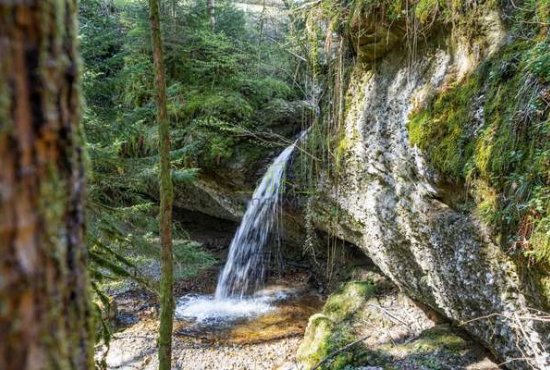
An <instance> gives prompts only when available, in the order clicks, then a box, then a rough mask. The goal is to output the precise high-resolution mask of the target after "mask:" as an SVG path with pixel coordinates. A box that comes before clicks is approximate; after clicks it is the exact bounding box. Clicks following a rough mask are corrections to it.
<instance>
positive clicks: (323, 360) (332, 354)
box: [311, 334, 371, 370]
mask: <svg viewBox="0 0 550 370" xmlns="http://www.w3.org/2000/svg"><path fill="white" fill-rule="evenodd" d="M370 336H371V335H370V334H369V335H366V336H364V337H361V338H359V339H357V340H356V341H353V342H351V343H349V344H346V345H345V346H343V347H342V348H340V349H337V350H336V351H334V352H332V353H330V354H329V355H328V356H326V357H324V358H323V359H322V360H321V361H320V362H319V363H318V364H317V365H315V366H314V367H313V368H312V369H311V370H317V369H320V368H321V366H323V365H324V364H325V363H326V362H327V361H328V360H330V359H332V358H333V357H334V356H336V355H337V354H339V353H341V352H344V351H345V350H347V349H348V348H350V347H353V346H354V345H356V344H357V343H359V342H362V341H364V340H365V339H367V338H368V337H370Z"/></svg>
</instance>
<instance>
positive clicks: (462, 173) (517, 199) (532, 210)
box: [408, 41, 550, 263]
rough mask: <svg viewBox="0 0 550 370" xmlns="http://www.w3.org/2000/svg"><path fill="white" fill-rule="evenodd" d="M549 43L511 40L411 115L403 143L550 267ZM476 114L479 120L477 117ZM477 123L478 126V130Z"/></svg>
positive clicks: (504, 235)
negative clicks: (420, 152)
mask: <svg viewBox="0 0 550 370" xmlns="http://www.w3.org/2000/svg"><path fill="white" fill-rule="evenodd" d="M549 70H550V49H549V45H548V43H547V42H544V43H536V42H533V41H516V42H514V43H511V44H510V45H508V46H506V47H504V48H503V49H502V50H501V51H500V52H499V53H498V54H497V55H495V56H494V57H493V58H492V59H491V60H489V61H487V62H486V63H484V64H483V65H482V66H480V67H479V68H478V70H476V71H475V72H474V73H473V74H472V75H471V76H469V77H467V78H466V79H465V80H464V81H462V82H460V83H459V84H457V85H456V86H453V87H452V88H451V89H449V90H447V91H445V92H442V93H441V94H440V95H439V96H437V97H436V98H434V99H433V101H432V102H430V103H429V105H428V106H427V107H426V109H424V110H421V111H419V112H415V113H414V114H413V115H412V116H411V117H410V122H409V126H408V128H409V140H410V142H411V144H412V145H416V146H418V147H419V148H420V149H422V150H423V151H424V152H425V153H426V154H427V156H428V159H429V161H430V163H431V164H432V165H433V166H434V167H435V168H437V169H438V170H439V171H440V172H441V173H442V174H443V175H444V176H445V177H447V178H448V179H450V180H452V181H455V182H456V183H463V182H466V184H467V185H468V188H469V189H470V190H471V192H472V195H473V197H474V199H475V200H476V203H477V207H476V212H477V214H478V215H479V216H481V218H482V219H483V220H485V221H486V222H487V223H489V224H490V225H492V226H493V228H494V230H495V231H496V232H497V233H499V234H500V239H501V240H502V241H503V242H504V248H505V249H506V250H510V244H511V243H514V244H513V245H514V246H516V247H521V249H520V250H521V251H523V252H525V253H526V254H527V255H528V256H530V257H532V259H533V260H534V261H536V262H539V263H549V262H550V240H549V239H550V237H549V234H548V230H549V226H548V225H549V223H550V222H549V219H550V209H549V207H550V206H549V204H550V197H549V196H548V191H547V190H545V189H547V187H548V184H550V175H549V174H550V140H549V139H550V123H549V109H548V105H547V103H545V102H546V100H547V99H548V98H547V97H546V95H545V91H547V89H548V84H549V81H550V79H549V78H548V73H549V72H548V71H549ZM480 112H481V113H482V119H481V120H480V119H479V115H480ZM476 125H477V127H476Z"/></svg>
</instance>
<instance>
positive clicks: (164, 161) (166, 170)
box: [149, 0, 174, 370]
mask: <svg viewBox="0 0 550 370" xmlns="http://www.w3.org/2000/svg"><path fill="white" fill-rule="evenodd" d="M149 8H150V9H149V10H150V21H151V38H152V41H153V57H154V61H155V89H156V94H157V121H158V128H159V157H160V240H161V283H160V284H161V286H160V305H161V310H160V333H159V369H161V370H167V369H170V367H171V362H172V316H173V311H174V299H173V297H172V285H173V271H172V270H173V266H172V263H173V262H172V198H173V190H172V175H171V173H170V172H171V169H170V122H169V121H168V113H167V108H166V79H165V75H164V60H163V53H162V34H161V29H160V19H159V13H160V10H159V1H158V0H149Z"/></svg>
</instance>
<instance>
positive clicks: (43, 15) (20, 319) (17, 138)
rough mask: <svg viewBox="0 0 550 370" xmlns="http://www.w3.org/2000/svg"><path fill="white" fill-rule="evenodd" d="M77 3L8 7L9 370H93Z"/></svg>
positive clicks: (2, 195) (5, 355) (5, 263)
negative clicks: (76, 43) (85, 239)
mask: <svg viewBox="0 0 550 370" xmlns="http://www.w3.org/2000/svg"><path fill="white" fill-rule="evenodd" d="M75 14H76V12H75V1H74V0H41V1H23V0H12V1H5V0H4V1H0V169H1V170H0V369H3V370H22V369H79V370H81V369H91V368H92V367H93V347H92V346H93V342H94V341H93V335H92V333H93V330H92V328H93V325H92V321H91V308H90V304H89V301H88V278H87V272H86V248H85V244H84V240H83V237H84V231H85V230H84V227H85V223H84V207H83V199H84V192H85V182H84V170H83V160H82V157H83V154H82V142H81V132H80V126H79V121H80V88H79V81H78V75H79V65H78V64H79V63H78V56H77V53H76V48H75V40H76V27H75Z"/></svg>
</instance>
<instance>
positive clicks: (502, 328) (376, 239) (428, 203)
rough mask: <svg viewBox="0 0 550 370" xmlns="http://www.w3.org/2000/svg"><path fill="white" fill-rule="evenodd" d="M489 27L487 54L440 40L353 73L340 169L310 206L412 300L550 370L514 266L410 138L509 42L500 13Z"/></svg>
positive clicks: (498, 348)
mask: <svg viewBox="0 0 550 370" xmlns="http://www.w3.org/2000/svg"><path fill="white" fill-rule="evenodd" d="M485 24H486V28H485V29H483V30H480V32H482V33H484V36H483V37H481V38H480V40H483V42H484V43H485V44H484V45H489V46H491V47H484V48H483V50H485V52H479V50H480V49H477V50H476V47H475V45H474V47H470V48H468V49H469V50H473V51H472V52H466V50H468V49H467V48H466V47H461V46H460V42H458V46H457V44H454V47H450V46H448V45H446V44H445V42H441V41H439V42H438V43H435V42H434V44H432V45H431V46H426V47H425V48H424V49H421V50H419V51H418V56H417V58H416V60H415V61H413V62H412V63H411V61H410V59H409V58H408V57H407V56H406V53H405V52H404V51H402V50H393V51H391V52H389V53H388V54H387V55H386V56H384V57H383V58H382V59H379V60H378V61H376V62H375V63H373V64H372V66H370V67H367V68H365V66H364V65H363V66H358V67H356V70H355V71H354V73H353V76H352V81H351V84H350V88H349V89H350V90H349V91H348V94H349V96H350V99H351V104H349V105H348V109H347V112H346V120H345V124H344V128H343V130H345V134H344V138H343V140H345V141H346V145H343V147H345V148H346V150H345V153H344V155H343V160H342V162H341V164H340V166H339V167H340V171H339V174H338V176H337V178H334V177H332V178H329V177H328V176H325V177H324V179H323V180H322V181H321V184H319V185H320V188H321V194H322V195H321V196H320V198H319V199H318V201H317V202H316V203H315V204H314V210H316V211H317V212H315V213H316V214H317V215H319V214H321V213H322V212H323V209H325V210H326V208H327V207H328V206H329V205H330V204H332V205H334V206H337V207H338V208H339V209H340V213H341V215H340V217H339V218H340V220H339V221H340V222H339V223H337V224H335V223H327V222H326V220H325V221H324V220H323V219H322V217H318V218H317V219H316V220H314V222H316V226H317V227H318V228H320V229H325V230H327V228H329V227H333V229H332V230H327V231H330V232H332V233H334V234H336V235H338V236H339V237H341V238H342V239H344V240H347V241H349V242H351V243H354V244H356V245H357V246H359V247H360V248H361V249H362V250H363V251H364V252H365V253H366V254H367V255H368V256H369V257H370V258H371V259H372V260H373V261H374V262H375V263H376V264H377V265H378V266H379V267H380V269H381V270H382V271H383V272H384V274H386V275H387V276H388V277H390V278H391V279H392V280H393V281H394V282H395V283H396V284H397V285H398V286H399V287H400V288H402V289H403V290H404V291H406V292H407V294H409V295H410V296H412V297H414V298H416V299H418V300H420V301H422V302H424V303H426V304H428V305H429V306H431V307H432V308H434V309H436V310H437V311H439V312H441V313H443V314H444V315H445V316H447V317H449V318H451V319H452V320H454V321H455V322H463V323H464V322H468V323H467V324H465V326H464V327H465V328H466V329H467V330H468V331H469V332H470V333H472V334H473V335H474V336H475V337H477V338H478V339H480V340H481V341H482V342H483V343H485V344H486V345H487V347H488V348H490V349H491V350H492V351H493V352H494V353H495V354H496V355H497V357H498V358H500V359H502V360H503V361H509V362H508V366H509V367H510V368H536V369H541V370H542V369H550V355H549V353H550V340H549V335H550V328H549V326H548V325H547V324H543V323H542V322H540V321H537V320H531V319H530V318H529V316H531V315H530V312H531V311H530V310H529V302H528V298H527V297H526V296H525V295H524V293H523V292H522V289H520V287H521V281H520V278H519V276H518V273H517V270H516V267H515V264H514V263H513V261H512V260H511V259H509V258H508V257H507V256H506V255H505V254H504V253H503V252H502V251H501V249H500V248H499V246H497V245H496V244H495V243H494V242H493V241H492V240H491V238H490V237H489V233H488V232H487V230H485V229H484V227H483V226H482V225H481V224H480V223H479V222H477V221H476V219H475V218H474V217H472V216H471V215H468V214H466V213H463V212H460V211H457V210H454V209H453V208H451V207H450V206H449V205H448V204H450V202H447V201H446V200H445V199H446V198H448V191H443V189H440V188H438V186H437V185H436V184H438V182H439V181H438V179H437V176H436V174H434V173H433V172H432V171H431V170H430V169H429V166H427V164H426V161H425V160H424V158H423V155H422V153H420V152H419V150H418V149H416V148H414V147H411V146H410V145H409V140H408V131H407V122H408V116H409V114H410V112H411V111H412V110H413V109H414V108H415V107H416V106H418V105H419V104H422V103H423V101H425V100H426V99H427V98H428V97H429V96H430V94H433V93H434V92H435V91H437V90H438V89H441V88H442V87H443V86H444V85H446V84H449V83H452V82H453V81H456V80H458V79H460V78H461V77H462V76H463V75H465V74H466V73H467V72H468V71H470V70H471V69H473V68H474V67H475V66H476V63H477V62H479V61H480V60H481V59H483V58H485V57H487V55H488V54H490V53H491V52H492V51H494V49H495V48H497V47H498V45H499V44H501V43H502V42H503V41H504V37H505V34H504V32H503V31H502V28H501V27H500V23H499V19H498V16H497V15H487V20H486V22H485ZM446 203H448V204H446ZM327 204H328V205H327ZM330 225H333V226H330ZM334 225H335V226H334ZM520 358H528V359H527V360H517V359H520Z"/></svg>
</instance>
